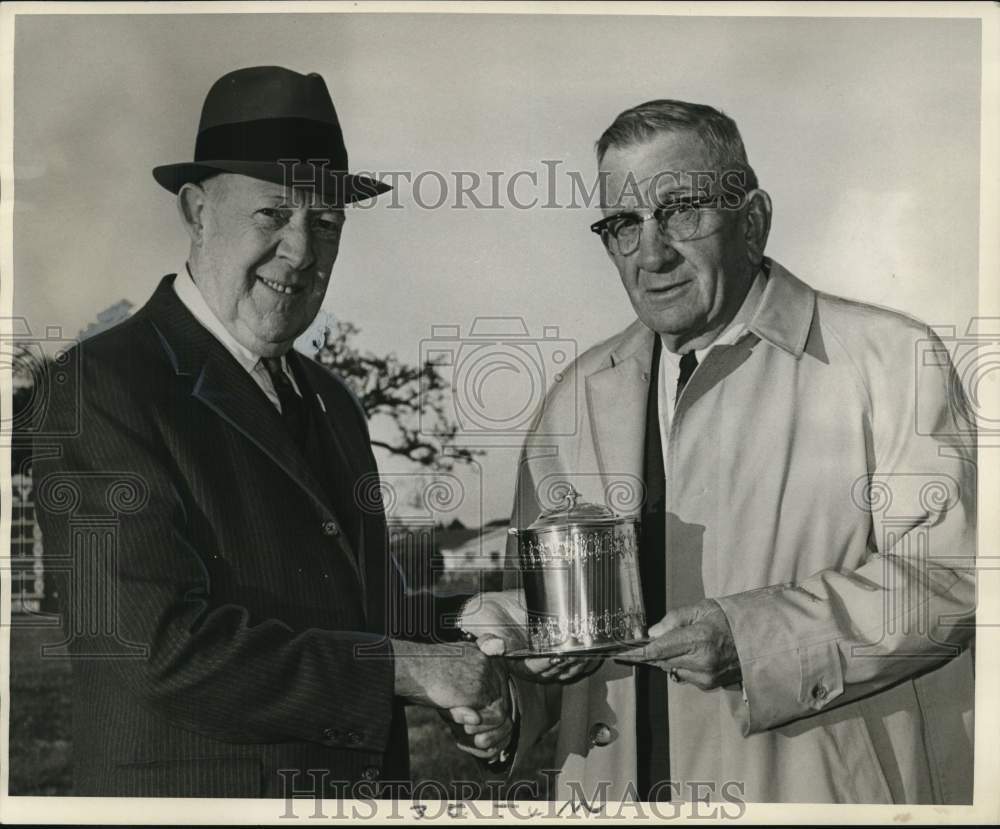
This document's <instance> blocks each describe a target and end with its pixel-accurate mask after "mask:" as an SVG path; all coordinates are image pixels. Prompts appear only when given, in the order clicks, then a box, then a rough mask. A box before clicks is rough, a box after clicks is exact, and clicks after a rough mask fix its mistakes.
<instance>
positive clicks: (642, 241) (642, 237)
mask: <svg viewBox="0 0 1000 829" xmlns="http://www.w3.org/2000/svg"><path fill="white" fill-rule="evenodd" d="M635 255H636V258H637V261H636V264H637V265H638V266H639V267H640V268H641V269H642V270H644V271H648V272H650V273H660V272H662V271H668V270H670V269H671V268H673V267H674V266H675V265H676V264H677V262H678V261H679V259H680V254H679V253H677V250H676V249H675V248H674V246H673V245H671V244H670V242H669V241H667V240H666V239H664V238H663V234H662V233H660V229H659V227H658V226H657V223H656V222H655V221H652V220H651V221H646V222H643V223H642V227H641V228H640V229H639V248H638V250H636V254H635Z"/></svg>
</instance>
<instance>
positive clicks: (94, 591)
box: [35, 67, 510, 797]
mask: <svg viewBox="0 0 1000 829" xmlns="http://www.w3.org/2000/svg"><path fill="white" fill-rule="evenodd" d="M153 175H154V176H155V178H156V180H157V181H158V182H159V183H160V184H161V185H162V186H163V187H165V188H167V189H168V190H169V191H170V192H172V193H175V194H176V195H177V206H178V210H179V213H180V217H181V220H182V222H183V224H184V227H185V229H186V230H187V233H188V235H189V236H190V251H189V254H188V256H187V259H186V261H185V260H184V259H180V260H179V263H178V267H177V271H176V274H171V275H169V276H166V277H164V278H163V279H162V281H161V282H160V284H159V286H158V287H157V288H156V290H155V292H154V293H153V295H152V297H151V299H150V300H149V301H148V302H147V303H146V305H145V306H144V307H143V308H141V309H140V310H139V311H138V312H137V313H136V314H135V315H134V316H132V317H131V318H130V319H128V320H127V321H126V322H124V323H122V324H121V325H119V326H117V327H115V328H113V329H111V330H109V331H107V332H105V333H102V334H100V335H98V336H95V337H93V338H91V339H89V340H86V341H85V342H83V343H81V344H80V345H79V346H77V347H76V348H75V349H73V350H72V351H71V352H70V353H69V354H68V356H67V360H68V365H70V366H71V367H72V369H73V370H75V371H78V372H79V375H80V388H81V389H82V392H81V397H80V399H70V398H69V397H68V396H65V395H63V396H60V395H59V393H58V392H57V395H56V398H55V399H54V401H53V404H52V406H51V407H50V410H49V417H51V418H52V423H51V425H52V427H53V428H52V429H49V430H47V431H49V432H53V431H54V432H59V433H60V434H71V435H72V437H69V438H66V439H65V440H64V441H63V443H62V445H61V447H60V452H59V453H58V454H57V455H56V456H54V457H49V458H48V459H40V460H39V461H38V463H37V464H36V467H35V476H36V487H37V493H38V495H37V501H38V509H39V518H40V522H41V525H42V529H43V532H44V535H45V543H46V552H47V554H48V555H49V556H53V557H55V558H60V557H61V558H62V560H63V561H65V562H68V566H66V567H64V568H63V570H64V572H63V582H64V589H63V590H62V596H63V597H64V606H63V607H62V608H61V610H62V614H63V619H64V622H65V627H66V634H67V641H66V646H67V648H68V650H69V653H70V654H71V655H72V657H73V659H72V668H73V679H74V688H73V719H74V734H73V750H74V759H75V768H74V792H75V794H77V795H129V796H196V797H216V796H223V797H225V796H230V797H285V796H287V795H290V794H291V793H293V792H306V793H314V794H316V795H317V796H324V795H325V796H331V795H334V794H341V793H347V794H351V793H354V794H357V789H356V786H357V785H367V786H368V789H367V790H366V791H368V792H369V793H370V792H376V791H379V790H378V789H377V787H378V786H385V785H387V784H389V783H393V782H395V781H405V780H406V779H407V776H408V752H407V735H406V721H405V717H404V706H405V704H407V703H416V704H421V705H428V706H433V707H435V708H438V709H441V710H442V711H445V712H449V716H450V717H451V718H452V719H453V720H455V721H456V722H457V723H461V724H464V726H465V728H466V729H468V731H469V732H470V734H471V735H472V736H470V737H469V738H468V743H469V745H467V748H470V749H471V750H472V751H473V753H478V755H479V756H483V757H485V758H489V757H493V756H495V755H496V754H497V752H498V750H499V749H500V748H501V746H502V745H503V744H504V742H505V741H506V740H507V737H508V735H509V731H510V722H509V717H508V715H507V713H506V708H505V705H506V703H505V700H506V693H507V688H506V681H505V677H504V676H503V675H502V670H501V666H500V663H499V662H495V661H494V662H491V661H490V660H488V659H486V658H485V657H483V656H482V655H481V654H480V653H479V652H478V650H477V649H476V648H475V647H474V646H473V645H458V644H443V643H442V642H443V639H444V638H445V637H447V636H450V637H451V638H455V639H457V634H458V632H457V631H456V630H454V629H453V630H451V631H450V632H449V631H448V630H447V624H446V623H447V617H448V614H449V613H451V612H452V611H453V609H455V608H453V607H452V604H453V603H450V602H448V601H444V600H434V601H429V600H428V597H426V596H414V595H409V594H407V593H405V591H403V590H402V587H401V579H400V577H399V574H398V573H397V570H396V568H395V567H394V566H393V565H392V563H391V562H390V560H389V557H388V555H387V551H386V534H385V525H384V515H383V511H382V507H381V504H380V503H379V502H378V501H377V499H376V500H373V499H371V498H370V497H368V498H366V497H365V496H364V494H363V493H365V492H369V491H371V486H370V484H371V482H372V481H373V480H377V470H376V465H375V460H374V458H373V456H372V452H371V448H370V444H369V437H368V432H367V426H366V420H365V416H364V414H363V412H362V410H361V408H360V406H359V405H358V402H357V400H356V399H355V398H354V397H353V396H352V395H351V393H350V392H349V391H348V389H347V387H346V386H345V385H344V384H343V383H342V382H341V381H340V380H338V379H337V378H336V377H335V376H333V375H331V374H330V373H329V372H327V371H326V370H325V369H324V368H322V367H320V366H319V365H318V364H316V363H315V362H313V361H311V360H308V359H303V358H302V357H301V356H299V355H298V354H297V353H296V352H295V351H293V350H292V344H293V342H294V341H295V339H296V338H297V337H298V336H299V335H300V334H302V333H303V331H305V329H306V328H307V327H308V326H309V325H310V323H311V322H312V321H313V319H314V318H315V316H316V314H317V312H318V310H319V308H320V305H321V303H322V302H323V298H324V296H325V294H326V291H327V287H328V285H329V281H330V276H331V270H332V268H333V264H334V261H335V260H336V257H337V251H338V247H339V244H340V238H341V232H342V230H343V227H344V222H345V213H344V207H345V205H347V204H350V203H351V202H354V201H356V200H358V199H362V198H366V197H371V196H375V195H377V194H379V193H382V192H384V191H386V190H388V189H389V188H388V187H386V186H385V185H383V184H381V183H379V182H376V181H373V180H370V179H367V178H363V177H360V176H355V175H351V174H349V173H348V159H347V150H346V147H345V145H344V140H343V137H342V133H341V128H340V125H339V123H338V119H337V115H336V112H335V110H334V106H333V102H332V100H331V98H330V95H329V93H328V91H327V88H326V85H325V83H324V81H323V79H322V78H321V77H320V76H319V75H316V74H310V75H301V74H298V73H296V72H293V71H290V70H287V69H282V68H278V67H257V68H250V69H242V70H239V71H235V72H232V73H230V74H227V75H226V76H224V77H223V78H221V79H220V80H219V81H217V82H216V83H215V85H214V86H213V87H212V88H211V90H210V91H209V93H208V96H207V98H206V101H205V105H204V109H203V111H202V117H201V123H200V126H199V129H198V137H197V144H196V147H195V153H194V161H193V162H192V163H181V164H170V165H167V166H162V167H157V168H156V169H155V170H154V171H153ZM69 424H72V425H69ZM68 493H72V494H71V495H70V494H68ZM81 517H84V518H87V519H88V520H90V519H94V518H95V517H97V518H96V519H95V520H98V523H100V520H104V521H105V523H104V524H103V525H102V526H103V527H105V531H102V533H103V534H98V535H95V534H94V533H96V532H98V531H96V530H93V527H92V526H91V525H89V524H87V521H84V522H83V524H81ZM88 517H89V518H88ZM81 526H83V528H84V529H83V530H81ZM87 533H90V534H89V535H88V534H87ZM432 598H433V597H432ZM428 606H429V607H430V610H431V612H432V613H433V614H434V616H433V619H434V629H433V630H429V631H427V638H428V640H430V641H429V643H427V644H417V643H415V642H408V641H401V640H398V639H396V638H393V631H394V629H395V625H396V621H397V620H398V619H399V618H400V617H401V616H402V615H403V614H407V613H414V612H422V610H421V609H423V610H426V609H427V607H428ZM94 619H102V620H105V621H106V622H107V623H106V624H91V623H90V622H91V620H94ZM463 649H467V650H463ZM382 791H388V794H389V795H392V794H393V792H392V790H386V789H383V790H382Z"/></svg>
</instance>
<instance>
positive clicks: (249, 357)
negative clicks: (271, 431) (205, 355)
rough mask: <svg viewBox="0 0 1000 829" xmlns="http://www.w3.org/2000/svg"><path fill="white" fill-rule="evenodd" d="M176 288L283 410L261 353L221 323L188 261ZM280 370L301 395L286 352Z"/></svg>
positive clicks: (179, 296)
mask: <svg viewBox="0 0 1000 829" xmlns="http://www.w3.org/2000/svg"><path fill="white" fill-rule="evenodd" d="M174 291H175V292H176V294H177V298H178V299H179V300H180V301H181V302H182V303H183V304H184V307H185V308H187V309H188V310H189V311H190V312H191V313H192V314H193V315H194V318H195V319H196V320H198V322H200V323H201V324H202V325H203V326H205V328H207V329H208V331H209V333H210V334H211V335H212V336H213V337H215V339H217V340H218V341H219V342H220V343H222V344H223V345H224V346H225V347H226V350H227V351H228V352H229V353H230V354H232V355H233V357H235V358H236V362H238V363H239V364H240V365H241V366H243V368H244V369H245V370H246V372H247V374H249V375H250V376H251V377H252V378H253V381H254V382H255V383H256V384H257V385H258V386H260V389H261V391H262V392H264V394H266V395H267V399H268V400H270V401H271V403H272V404H273V405H274V407H275V408H276V409H277V410H278V411H279V412H280V411H281V401H280V400H279V398H278V392H277V391H275V389H274V383H273V381H272V380H271V375H269V374H268V373H267V368H266V367H265V366H264V363H263V362H262V361H261V356H260V355H259V354H254V353H253V352H252V351H251V350H250V349H249V348H247V347H246V346H244V345H242V344H241V343H239V342H238V341H237V340H236V338H235V337H234V336H233V335H232V334H230V333H229V331H228V330H227V329H226V326H224V325H223V324H222V321H221V320H220V319H219V318H218V317H217V316H216V315H215V312H214V311H213V310H212V309H211V308H210V307H209V305H208V303H207V302H206V301H205V297H204V296H202V293H201V289H200V288H199V287H198V286H197V285H196V284H195V281H194V280H193V279H192V278H191V271H190V270H189V269H188V267H187V263H185V264H184V267H183V268H181V269H180V270H179V271H177V278H176V279H174ZM281 370H282V371H283V372H285V376H286V377H288V379H289V380H290V381H291V383H292V388H293V389H295V393H296V394H297V395H299V397H301V396H302V392H301V391H300V390H299V386H298V384H297V383H296V382H295V376H294V375H293V374H292V372H291V369H290V368H289V366H288V360H286V359H285V355H284V354H282V355H281Z"/></svg>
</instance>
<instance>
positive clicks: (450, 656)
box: [393, 591, 600, 762]
mask: <svg viewBox="0 0 1000 829" xmlns="http://www.w3.org/2000/svg"><path fill="white" fill-rule="evenodd" d="M459 624H460V626H461V628H462V629H463V630H465V631H467V632H468V633H470V634H472V635H474V636H475V637H476V642H475V644H472V643H467V644H463V645H460V646H457V647H456V646H455V645H421V644H417V643H415V642H407V641H403V640H393V650H394V653H395V666H396V677H395V682H396V695H397V696H400V697H402V698H403V699H405V700H406V701H407V702H411V703H414V704H417V705H428V706H432V707H434V708H437V709H439V710H440V712H441V715H442V716H443V717H444V718H445V719H446V720H448V721H449V723H450V725H451V727H452V731H453V733H454V734H455V736H456V743H457V745H458V747H459V748H460V749H461V750H462V751H465V752H467V753H469V754H472V755H473V756H474V757H477V758H479V759H481V760H485V761H487V762H493V761H496V760H497V759H502V754H501V753H502V752H503V751H504V750H505V749H507V748H508V746H509V745H510V742H511V737H512V734H513V733H514V725H513V723H514V711H513V703H514V697H513V694H514V692H513V689H512V687H511V683H510V677H511V675H514V676H517V677H519V678H521V679H526V680H529V681H532V682H572V681H573V680H576V679H579V678H580V677H582V676H585V675H586V674H588V673H591V672H592V671H594V670H595V669H596V668H597V667H598V666H599V665H600V662H599V660H594V659H590V660H587V659H580V658H576V657H535V658H527V659H523V658H508V657H506V656H505V654H507V653H511V652H513V651H515V650H519V649H522V648H526V647H527V645H528V639H527V616H526V612H525V610H524V602H523V594H522V593H521V591H505V592H503V593H485V594H481V595H479V596H475V597H473V598H472V599H471V600H470V601H469V603H468V605H467V606H466V609H465V610H464V611H463V613H462V618H461V619H460V620H459Z"/></svg>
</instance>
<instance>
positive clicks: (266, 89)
mask: <svg viewBox="0 0 1000 829" xmlns="http://www.w3.org/2000/svg"><path fill="white" fill-rule="evenodd" d="M216 173H238V174H240V175H244V176H250V177H252V178H258V179H264V180H265V181H273V182H275V183H277V184H284V183H293V182H294V184H295V185H296V186H299V185H309V184H312V186H313V187H314V189H317V190H318V189H320V188H322V193H323V197H324V202H325V203H327V204H334V205H342V204H348V203H349V202H353V201H358V200H359V199H366V198H370V197H371V196H376V195H378V194H379V193H384V192H386V191H387V190H391V189H392V188H391V187H389V186H388V185H387V184H382V183H381V182H379V181H375V180H374V179H370V178H365V177H364V176H355V175H351V174H350V173H349V172H348V167H347V147H346V146H345V145H344V135H343V132H341V129H340V122H339V121H338V120H337V112H336V110H335V109H334V108H333V101H332V100H331V98H330V93H329V92H328V91H327V88H326V83H325V82H324V81H323V78H322V77H320V76H319V75H317V74H316V73H311V74H309V75H300V74H299V73H298V72H293V71H291V70H290V69H283V68H282V67H280V66H255V67H251V68H249V69H237V70H236V71H235V72H230V73H229V74H227V75H223V76H222V77H221V78H219V80H217V81H216V82H215V83H214V84H213V85H212V88H211V89H210V90H209V91H208V95H207V96H206V97H205V106H204V107H202V110H201V122H200V123H199V124H198V138H197V140H196V142H195V147H194V161H193V162H190V163H188V162H184V163H180V164H165V165H163V166H161V167H155V168H153V177H154V178H155V179H156V180H157V181H158V182H159V183H160V184H162V185H163V186H164V187H166V188H167V189H168V190H169V191H170V192H171V193H176V192H178V191H179V190H180V189H181V187H183V186H184V185H185V184H186V183H188V182H198V181H201V180H203V179H206V178H208V177H209V176H211V175H214V174H216Z"/></svg>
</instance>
